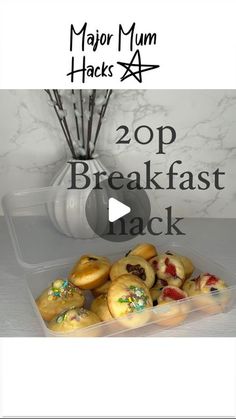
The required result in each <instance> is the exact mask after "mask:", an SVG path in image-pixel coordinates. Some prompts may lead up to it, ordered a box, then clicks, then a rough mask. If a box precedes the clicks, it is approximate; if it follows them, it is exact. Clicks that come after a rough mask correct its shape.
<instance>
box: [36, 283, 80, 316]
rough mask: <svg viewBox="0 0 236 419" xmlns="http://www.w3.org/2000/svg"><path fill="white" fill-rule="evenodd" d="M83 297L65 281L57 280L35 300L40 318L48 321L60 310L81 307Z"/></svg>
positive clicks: (78, 290)
mask: <svg viewBox="0 0 236 419" xmlns="http://www.w3.org/2000/svg"><path fill="white" fill-rule="evenodd" d="M84 302H85V297H84V295H83V293H82V291H81V290H80V289H79V288H78V287H76V286H74V285H73V284H72V283H71V282H69V281H68V280H67V279H61V278H58V279H56V280H55V281H53V283H52V285H51V286H50V287H49V288H47V289H46V290H45V291H44V292H43V293H42V294H41V295H40V296H39V297H38V298H37V299H36V304H37V306H38V309H39V311H40V314H41V316H42V318H43V319H44V320H45V321H50V320H52V319H53V317H55V316H56V315H57V314H59V313H60V312H61V311H62V310H67V309H69V308H71V307H74V306H77V307H82V306H83V305H84Z"/></svg>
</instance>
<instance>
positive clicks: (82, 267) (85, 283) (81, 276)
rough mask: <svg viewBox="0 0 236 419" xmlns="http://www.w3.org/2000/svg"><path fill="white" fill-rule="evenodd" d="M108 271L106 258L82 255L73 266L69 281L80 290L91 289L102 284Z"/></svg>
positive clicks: (108, 264)
mask: <svg viewBox="0 0 236 419" xmlns="http://www.w3.org/2000/svg"><path fill="white" fill-rule="evenodd" d="M109 271H110V262H109V260H108V259H107V258H105V257H101V256H94V255H83V256H81V258H80V259H79V261H78V262H77V263H76V264H75V266H74V268H73V269H72V272H71V274H70V276H69V280H70V281H71V282H72V283H73V284H74V285H76V286H77V287H80V288H81V289H93V288H97V287H99V286H100V285H102V284H104V283H105V282H106V281H107V279H108V277H109Z"/></svg>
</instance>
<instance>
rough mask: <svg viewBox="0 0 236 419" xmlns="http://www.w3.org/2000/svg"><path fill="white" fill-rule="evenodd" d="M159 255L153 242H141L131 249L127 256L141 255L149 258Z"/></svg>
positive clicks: (146, 258)
mask: <svg viewBox="0 0 236 419" xmlns="http://www.w3.org/2000/svg"><path fill="white" fill-rule="evenodd" d="M156 255H157V250H156V248H155V246H153V244H151V243H140V244H137V246H135V247H134V248H133V249H131V250H130V251H129V252H128V253H126V255H125V256H141V257H142V258H144V259H145V260H149V259H151V258H153V257H154V256H156Z"/></svg>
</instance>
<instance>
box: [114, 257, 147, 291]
mask: <svg viewBox="0 0 236 419" xmlns="http://www.w3.org/2000/svg"><path fill="white" fill-rule="evenodd" d="M124 274H131V275H135V276H137V277H138V278H139V279H141V281H142V282H143V283H144V284H145V285H146V286H147V288H151V287H152V286H153V284H154V282H155V273H154V270H153V268H152V267H151V266H150V264H149V263H148V262H147V261H146V260H145V259H143V258H142V257H140V256H126V257H124V258H122V259H120V260H118V261H117V262H115V263H114V264H113V265H112V267H111V271H110V278H111V280H112V281H114V280H115V279H117V278H119V276H121V275H124Z"/></svg>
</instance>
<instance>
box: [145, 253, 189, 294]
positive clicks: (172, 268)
mask: <svg viewBox="0 0 236 419" xmlns="http://www.w3.org/2000/svg"><path fill="white" fill-rule="evenodd" d="M149 263H150V264H151V266H152V267H153V269H154V271H155V272H156V275H157V277H158V278H159V279H165V280H166V281H167V282H168V285H173V286H175V287H181V285H182V284H183V282H184V279H185V273H184V267H183V264H182V263H181V262H180V259H179V258H178V257H177V256H172V255H166V254H165V253H162V254H160V255H158V256H155V257H154V258H152V259H150V261H149Z"/></svg>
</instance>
